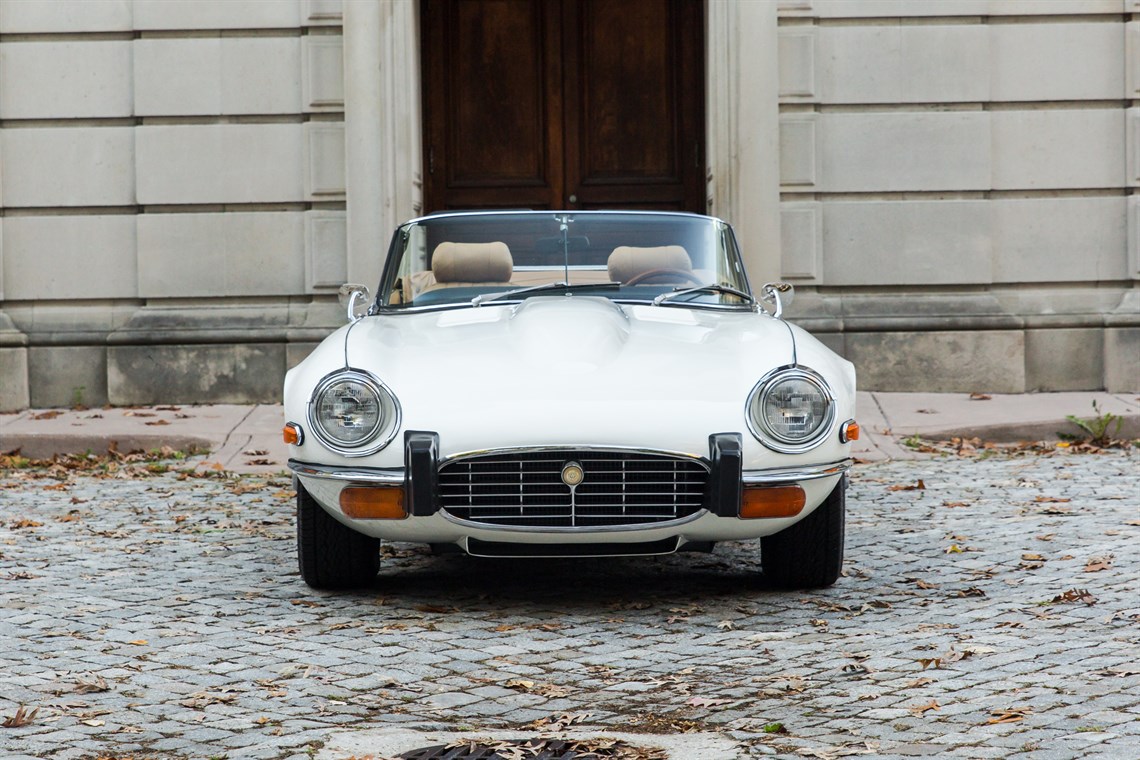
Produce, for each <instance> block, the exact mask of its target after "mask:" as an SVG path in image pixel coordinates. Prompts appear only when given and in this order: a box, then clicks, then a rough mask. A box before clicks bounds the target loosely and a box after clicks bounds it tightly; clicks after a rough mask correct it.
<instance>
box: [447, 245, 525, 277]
mask: <svg viewBox="0 0 1140 760" xmlns="http://www.w3.org/2000/svg"><path fill="white" fill-rule="evenodd" d="M431 271H432V272H433V273H434V274H435V281H436V282H441V283H442V282H510V279H511V274H512V272H513V271H514V260H513V259H512V258H511V250H510V249H509V248H507V244H506V243H499V242H496V243H440V244H439V245H437V246H436V247H435V252H434V253H433V254H432V255H431Z"/></svg>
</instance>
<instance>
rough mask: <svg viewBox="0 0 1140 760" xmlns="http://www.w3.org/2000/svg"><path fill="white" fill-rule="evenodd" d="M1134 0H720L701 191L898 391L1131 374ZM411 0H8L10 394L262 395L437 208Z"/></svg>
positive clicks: (3, 287) (1138, 41)
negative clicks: (343, 293)
mask: <svg viewBox="0 0 1140 760" xmlns="http://www.w3.org/2000/svg"><path fill="white" fill-rule="evenodd" d="M1133 14H1140V0H778V2H777V0H755V1H750V0H706V3H705V39H706V61H705V71H706V88H705V89H706V104H705V111H706V125H707V128H706V140H707V145H706V146H705V150H704V156H705V159H706V163H707V169H708V210H709V211H710V213H713V214H716V215H718V216H721V217H723V218H726V219H727V220H729V221H731V222H733V223H734V225H735V226H736V228H737V232H738V235H739V237H740V238H741V240H742V243H743V246H744V248H745V250H746V257H747V259H748V264H749V270H750V272H751V274H752V278H753V280H759V281H763V280H765V279H775V278H777V277H782V278H784V279H787V280H789V281H791V282H793V283H795V284H796V286H797V294H796V295H797V298H796V302H795V304H794V305H793V307H792V309H791V310H790V311H791V314H792V316H793V318H794V319H796V320H798V321H799V322H800V323H801V324H802V325H804V326H805V327H807V328H808V329H810V330H812V331H813V332H815V333H816V334H817V335H819V336H820V337H821V338H822V339H824V340H825V341H827V342H828V343H829V344H830V345H832V346H833V347H834V348H835V349H836V350H838V351H839V352H840V353H843V354H844V355H846V356H847V357H849V358H851V359H852V360H853V361H854V362H855V363H856V365H857V367H858V369H859V371H860V382H861V386H862V387H864V388H869V389H881V390H940V391H972V390H978V391H993V392H1020V391H1027V390H1070V389H1094V388H1104V387H1107V388H1109V389H1111V390H1140V254H1138V252H1140V207H1138V204H1140V200H1138V197H1137V196H1135V195H1134V192H1135V188H1136V187H1137V184H1138V182H1140V150H1138V149H1140V108H1137V107H1136V103H1137V100H1136V99H1138V98H1140V15H1133ZM418 23H419V5H418V3H417V2H416V1H415V0H0V410H3V409H15V408H21V407H25V406H28V405H32V406H37V407H40V406H55V405H68V404H72V403H75V402H82V403H86V404H101V403H108V402H109V403H112V404H134V403H156V402H175V403H190V402H238V401H241V402H247V401H272V400H276V399H277V398H278V396H279V389H280V383H281V379H282V377H283V374H284V372H285V371H286V369H287V368H288V367H289V366H291V365H292V364H294V363H296V362H297V361H299V360H300V358H302V357H303V356H304V355H305V354H306V353H307V352H308V351H309V350H310V349H311V347H312V346H313V345H314V344H315V343H316V342H317V341H319V340H320V339H321V337H322V336H324V335H326V334H327V333H328V332H330V331H331V330H332V329H335V327H337V326H339V324H341V323H342V322H343V313H342V310H341V307H340V305H339V304H338V303H337V299H336V289H337V287H338V286H339V285H340V284H341V283H343V282H345V281H355V282H364V283H368V284H369V285H372V284H374V283H375V282H377V281H378V279H379V268H380V264H381V259H382V254H383V251H384V249H385V247H386V244H387V239H388V236H389V234H390V232H391V230H392V228H393V227H394V226H395V225H396V224H397V223H399V222H400V221H402V220H404V219H406V218H409V217H411V216H414V215H416V214H417V213H419V212H420V211H421V205H422V203H421V197H422V194H421V187H420V180H421V171H422V170H421V167H422V165H423V158H422V156H423V153H422V147H421V146H422V137H421V135H422V131H423V125H422V123H421V114H422V108H421V103H422V98H421V83H420V60H421V57H420V56H421V51H420V41H419V40H420V35H419V31H418Z"/></svg>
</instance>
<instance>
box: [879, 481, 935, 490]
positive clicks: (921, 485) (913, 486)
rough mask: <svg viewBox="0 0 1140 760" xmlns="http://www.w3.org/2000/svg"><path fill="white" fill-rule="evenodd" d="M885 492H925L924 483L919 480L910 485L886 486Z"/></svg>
mask: <svg viewBox="0 0 1140 760" xmlns="http://www.w3.org/2000/svg"><path fill="white" fill-rule="evenodd" d="M887 490H888V491H925V490H926V483H925V482H924V481H922V480H921V479H920V480H917V481H915V482H914V483H912V484H910V485H902V484H896V485H893V486H887Z"/></svg>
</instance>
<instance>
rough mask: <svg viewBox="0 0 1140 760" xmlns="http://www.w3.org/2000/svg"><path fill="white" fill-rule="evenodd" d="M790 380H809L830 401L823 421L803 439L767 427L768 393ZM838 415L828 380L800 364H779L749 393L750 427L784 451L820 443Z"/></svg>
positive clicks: (747, 415)
mask: <svg viewBox="0 0 1140 760" xmlns="http://www.w3.org/2000/svg"><path fill="white" fill-rule="evenodd" d="M788 380H802V381H805V382H807V383H809V384H810V385H812V386H814V387H815V388H816V390H818V391H819V392H820V394H821V395H822V396H823V398H824V400H825V401H826V403H827V409H826V411H825V412H824V416H823V421H822V422H821V423H820V424H819V426H818V427H816V428H815V430H814V431H813V432H812V433H811V435H809V436H808V437H806V438H803V439H792V438H789V437H787V436H785V435H781V434H780V433H777V432H776V431H774V430H772V429H771V428H770V427H768V424H767V422H766V420H765V418H764V413H763V411H764V403H765V401H766V400H767V398H768V395H769V394H770V393H771V392H772V391H773V390H774V389H775V388H776V387H778V386H779V385H780V384H781V383H783V382H785V381H788ZM835 415H836V410H835V394H834V393H832V391H831V387H830V386H829V385H828V384H827V381H826V380H824V379H823V377H822V376H821V375H820V374H819V373H818V372H815V371H814V370H811V369H809V368H807V367H801V366H796V367H778V368H776V369H774V370H772V371H771V372H769V373H768V374H766V375H764V377H762V378H760V382H758V383H756V385H755V386H753V388H752V391H751V392H750V393H749V394H748V402H747V404H746V405H745V408H744V418H745V420H746V421H747V423H748V430H749V431H750V432H751V433H752V435H753V436H754V437H755V438H756V440H758V441H760V443H762V444H764V446H765V447H767V448H769V449H771V450H772V451H778V452H780V453H781V454H801V453H803V452H805V451H810V450H811V449H814V448H815V447H816V446H818V445H819V444H821V443H822V442H823V441H824V440H825V439H826V438H827V437H828V435H829V434H830V433H831V430H832V428H833V427H834V426H835Z"/></svg>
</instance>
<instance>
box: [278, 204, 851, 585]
mask: <svg viewBox="0 0 1140 760" xmlns="http://www.w3.org/2000/svg"><path fill="white" fill-rule="evenodd" d="M342 290H343V291H344V293H345V295H346V296H347V299H346V300H347V303H348V316H349V320H350V324H348V325H345V326H344V327H342V328H340V329H339V330H337V331H336V332H334V333H333V334H332V335H330V336H329V337H328V338H327V339H326V340H325V341H324V342H323V343H322V344H321V345H320V346H319V347H318V348H317V349H316V350H315V351H314V352H313V353H312V354H311V355H310V356H309V357H308V358H307V359H305V361H303V362H302V363H301V364H300V365H298V366H297V367H296V368H294V369H293V370H291V371H290V372H289V374H288V375H287V377H286V379H285V419H286V425H285V430H284V435H285V439H286V442H287V443H290V444H291V449H290V457H291V458H290V461H289V467H290V468H291V469H292V470H293V473H294V475H295V478H294V481H295V485H296V488H297V548H298V555H299V561H300V567H301V575H302V577H303V578H304V580H305V582H306V583H308V584H309V585H310V586H314V587H317V588H343V587H350V586H358V585H365V584H369V583H371V582H373V580H374V579H375V577H376V573H377V570H378V569H379V562H380V558H379V543H380V539H387V540H391V541H414V542H422V543H427V544H431V545H432V546H433V548H435V549H436V550H439V551H459V552H466V553H467V554H471V555H476V556H481V557H584V556H591V557H593V556H629V555H654V554H668V553H671V552H677V551H686V550H688V551H693V550H695V551H709V550H711V549H712V547H713V545H714V544H715V543H716V542H717V541H728V540H740V539H755V538H760V539H762V540H761V544H760V562H761V567H762V568H763V573H764V575H765V576H767V578H768V579H769V580H770V582H771V583H773V584H775V585H778V586H783V587H818V586H827V585H830V584H832V583H834V582H835V580H836V579H837V578H838V576H839V572H840V566H841V564H842V562H843V527H844V492H845V490H846V485H847V484H846V470H847V468H848V467H849V465H850V459H849V453H850V441H851V440H852V439H854V438H856V437H857V436H858V430H859V429H858V426H857V425H856V423H855V420H854V416H855V370H854V367H852V365H851V363H850V362H847V361H846V360H844V359H842V358H840V357H839V356H837V355H835V354H834V353H832V352H831V351H830V350H828V349H827V348H826V347H825V346H824V345H823V344H821V343H820V342H819V341H818V340H816V339H815V338H813V337H812V336H811V335H809V334H807V333H806V332H804V331H803V330H801V329H800V328H798V327H795V326H794V325H791V324H788V323H787V322H785V321H783V320H782V319H781V311H782V307H783V305H786V303H787V302H788V299H789V297H790V295H791V287H790V286H788V285H786V284H783V283H772V284H768V285H765V286H764V287H763V288H761V289H760V291H759V294H758V296H759V297H756V296H754V295H753V292H752V290H751V288H750V287H749V284H748V280H747V278H746V277H745V274H744V269H743V266H742V264H741V258H740V253H739V251H738V250H737V246H736V241H735V238H734V237H733V233H732V229H731V228H730V227H729V226H728V225H727V224H726V223H724V222H723V221H720V220H719V219H714V218H710V217H705V216H697V215H693V214H681V213H659V212H632V211H631V212H624V211H623V212H617V211H595V212H588V211H573V212H571V211H557V212H556V211H525V212H516V211H509V212H507V211H504V212H469V213H444V214H439V215H433V216H427V217H423V218H420V219H414V220H412V221H410V222H408V223H407V224H404V225H403V226H401V227H400V228H399V229H397V230H396V233H395V235H394V237H393V238H392V243H391V247H390V248H389V251H388V259H387V263H386V264H385V267H384V273H383V277H382V279H381V281H380V285H379V291H378V293H377V295H376V298H375V299H374V300H371V301H370V300H369V295H368V292H367V289H366V288H363V287H361V286H346V288H345V289H342ZM365 306H367V309H366V311H365V308H364V307H365Z"/></svg>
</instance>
